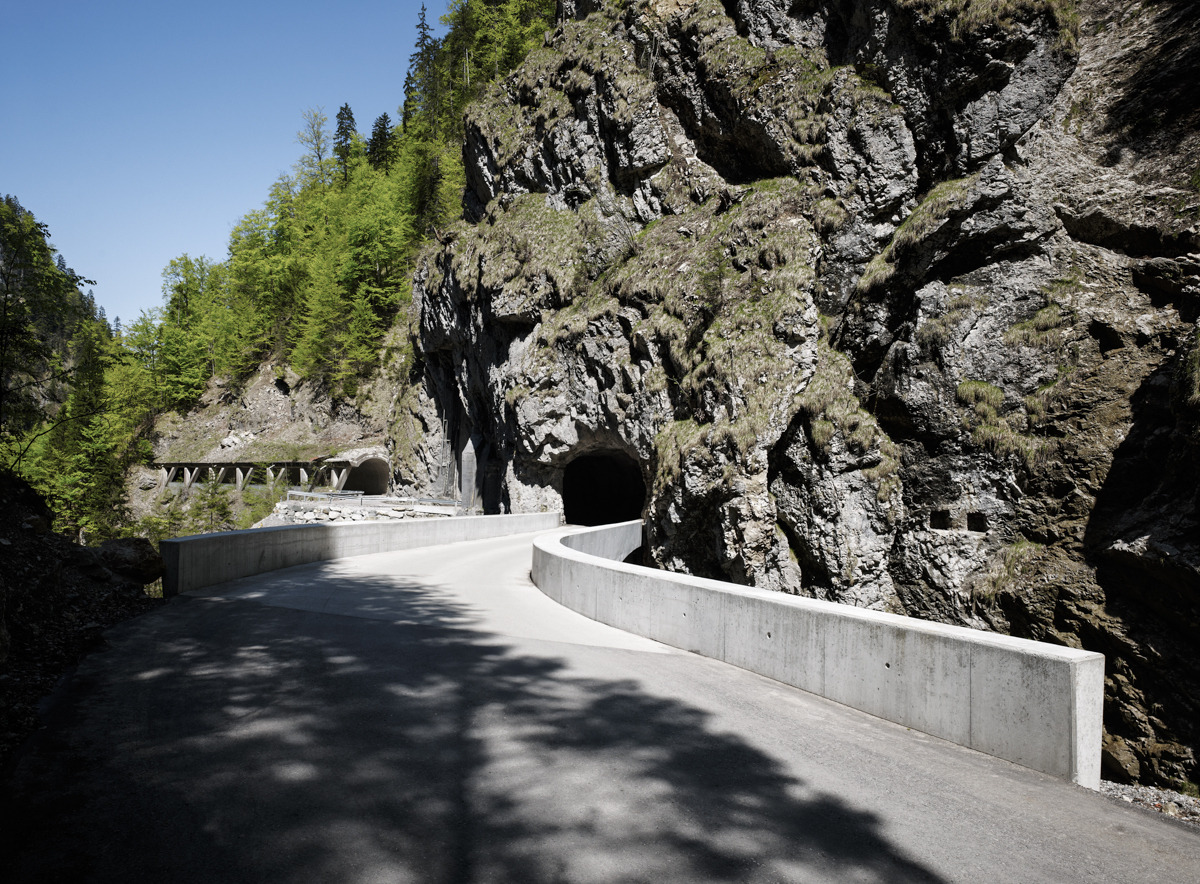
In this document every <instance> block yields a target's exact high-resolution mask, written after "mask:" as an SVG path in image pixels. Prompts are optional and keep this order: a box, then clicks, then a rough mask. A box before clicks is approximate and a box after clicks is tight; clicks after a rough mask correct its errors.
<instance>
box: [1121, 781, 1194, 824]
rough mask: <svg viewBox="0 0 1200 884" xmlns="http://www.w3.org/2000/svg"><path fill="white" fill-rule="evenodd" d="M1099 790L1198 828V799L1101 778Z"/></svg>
mask: <svg viewBox="0 0 1200 884" xmlns="http://www.w3.org/2000/svg"><path fill="white" fill-rule="evenodd" d="M1100 792H1101V793H1102V794H1104V795H1106V796H1108V797H1109V798H1112V799H1113V800H1115V801H1124V802H1125V803H1127V804H1136V805H1137V806H1138V807H1144V808H1146V809H1147V810H1153V811H1157V812H1158V813H1165V814H1166V815H1167V816H1171V817H1174V818H1175V819H1177V820H1179V821H1181V822H1183V823H1187V824H1188V825H1189V826H1193V827H1195V828H1196V829H1200V799H1197V798H1193V797H1191V796H1190V795H1184V794H1183V793H1181V792H1172V791H1171V790H1170V789H1156V788H1155V787H1154V786H1138V785H1125V784H1124V783H1113V782H1110V781H1109V780H1102V781H1101V783H1100Z"/></svg>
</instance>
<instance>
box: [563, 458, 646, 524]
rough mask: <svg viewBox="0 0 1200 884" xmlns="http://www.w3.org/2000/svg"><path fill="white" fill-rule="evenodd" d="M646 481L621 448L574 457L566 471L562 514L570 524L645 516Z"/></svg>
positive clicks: (619, 520)
mask: <svg viewBox="0 0 1200 884" xmlns="http://www.w3.org/2000/svg"><path fill="white" fill-rule="evenodd" d="M645 503H646V483H645V482H644V481H643V480H642V471H641V469H640V468H639V467H638V464H637V461H635V460H634V459H633V458H632V457H630V456H629V455H627V454H625V453H624V452H622V451H615V450H614V451H604V452H597V453H593V454H584V455H580V456H579V457H577V458H575V459H574V460H573V461H571V462H570V463H569V464H567V467H566V469H565V470H564V471H563V515H564V517H565V518H566V521H567V524H569V525H607V524H609V523H612V522H627V521H629V520H630V519H640V518H641V517H642V507H643V506H645Z"/></svg>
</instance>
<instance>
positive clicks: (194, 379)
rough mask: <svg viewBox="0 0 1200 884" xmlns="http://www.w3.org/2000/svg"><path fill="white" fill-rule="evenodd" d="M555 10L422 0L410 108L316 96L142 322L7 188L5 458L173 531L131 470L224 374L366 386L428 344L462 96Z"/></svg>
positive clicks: (88, 506) (174, 269)
mask: <svg viewBox="0 0 1200 884" xmlns="http://www.w3.org/2000/svg"><path fill="white" fill-rule="evenodd" d="M553 16H554V3H552V2H549V0H454V2H452V3H450V5H449V7H448V8H447V10H446V12H445V14H444V15H443V16H442V18H441V21H442V24H443V25H444V26H445V31H444V34H443V35H442V36H440V37H439V36H436V35H435V28H434V25H433V23H431V22H430V20H429V17H428V11H427V10H426V9H425V8H424V7H422V10H421V14H420V18H419V21H418V22H417V38H416V43H415V46H414V47H413V51H412V53H411V55H410V57H409V62H408V67H407V77H406V78H405V80H404V82H403V83H401V82H397V84H396V97H397V112H396V114H397V115H396V119H395V120H393V119H392V117H391V116H390V115H389V114H386V113H385V114H382V115H380V116H379V117H378V118H377V119H376V120H374V122H373V123H372V124H371V125H370V128H369V132H360V131H359V128H358V122H357V121H356V120H355V117H354V112H353V109H352V108H351V107H350V106H349V104H345V105H343V106H342V107H341V108H340V109H339V110H338V111H337V112H336V115H335V117H334V119H333V120H332V121H331V120H330V119H329V116H328V115H327V114H326V113H325V112H324V110H323V109H321V108H312V109H310V110H308V111H307V112H305V114H304V115H303V117H302V119H301V120H300V129H299V131H298V133H297V135H296V141H297V144H298V147H299V157H298V159H297V161H296V163H295V165H294V166H293V168H292V170H291V171H290V172H289V173H288V174H285V175H282V176H280V178H279V179H278V180H276V181H275V182H274V183H273V184H271V185H270V186H269V188H268V194H267V198H266V200H265V202H264V203H263V205H262V207H261V208H258V209H255V210H252V211H250V212H248V213H247V214H246V215H245V216H244V217H242V218H241V220H240V221H239V222H238V223H237V224H236V226H235V227H234V229H233V232H232V234H231V235H230V239H229V250H228V254H227V255H226V256H224V257H223V259H221V260H217V259H214V258H212V257H208V256H199V257H193V256H192V255H190V254H188V253H187V252H186V251H185V252H183V253H182V254H180V255H179V257H177V258H175V259H173V260H172V261H171V262H170V264H169V265H168V266H167V267H166V268H165V269H164V270H163V304H162V307H161V308H159V309H155V310H152V311H148V312H144V313H143V314H142V315H140V316H139V317H137V318H136V320H134V321H132V322H127V323H125V324H124V325H122V324H121V323H120V322H119V321H118V322H115V323H113V324H112V325H110V324H109V323H108V322H107V320H106V319H105V317H104V316H103V313H102V311H98V310H97V308H96V307H95V304H94V302H93V301H91V300H89V298H88V296H85V295H83V294H82V293H81V292H80V286H81V285H84V284H86V282H87V281H86V280H83V279H82V278H81V277H79V276H78V275H76V274H74V273H73V272H72V271H70V270H69V269H68V268H67V267H66V265H65V263H64V262H63V260H62V258H61V256H60V257H58V258H57V259H56V258H55V255H54V252H53V249H52V248H51V247H50V245H49V243H48V241H47V239H48V237H47V235H46V228H45V225H42V224H40V223H39V222H38V221H36V220H35V219H34V216H33V215H32V214H31V213H29V212H27V211H25V210H24V209H22V208H21V207H20V206H19V204H18V203H17V201H16V199H15V198H9V199H8V200H6V203H5V209H4V211H5V215H4V223H5V239H4V243H3V248H4V263H3V267H4V273H5V276H4V285H5V289H4V292H5V302H4V306H5V310H6V311H9V310H10V308H11V310H18V308H19V311H24V312H22V313H20V315H17V314H16V313H14V314H13V315H9V312H6V313H5V315H4V317H3V320H2V321H3V323H4V325H3V327H2V328H0V358H2V359H3V365H4V385H3V391H2V393H0V434H2V442H3V451H4V465H5V467H7V468H10V469H13V470H15V471H17V472H18V473H20V474H21V475H23V476H24V477H25V478H27V479H29V480H30V481H31V482H32V483H33V484H34V485H35V486H36V487H37V488H38V489H39V490H40V491H41V492H42V493H43V494H45V495H46V497H47V499H48V500H49V501H50V502H51V505H52V508H53V510H54V512H55V514H56V528H57V529H59V530H61V531H65V532H68V533H70V534H72V535H73V536H76V537H77V538H80V539H83V540H87V541H95V540H100V539H104V538H106V537H109V536H114V535H119V534H122V533H129V532H131V531H138V530H141V531H143V532H144V531H146V530H148V529H149V530H150V531H151V533H156V534H157V533H160V532H161V530H162V528H163V526H147V525H141V526H137V525H131V524H130V521H129V518H128V511H127V506H126V498H125V490H124V484H123V477H124V475H125V473H126V471H127V470H128V469H129V467H130V466H131V465H132V464H135V463H137V462H139V461H144V460H147V459H149V458H150V457H151V456H152V455H151V449H150V446H149V442H150V437H151V435H152V432H153V428H154V425H155V421H156V419H157V418H159V417H160V416H161V415H163V414H165V413H168V412H171V411H176V412H179V413H181V414H182V413H186V412H187V411H188V410H189V409H190V408H192V407H193V406H194V405H196V403H197V402H198V401H199V399H200V397H201V395H202V393H203V392H204V390H205V388H206V387H207V386H208V385H209V384H210V383H211V382H213V381H214V380H219V382H221V383H222V384H224V385H226V386H227V387H233V388H235V389H236V388H237V387H238V385H240V384H242V383H244V382H246V381H247V380H248V379H249V378H250V377H251V376H252V375H253V374H254V373H255V372H256V370H257V369H258V368H259V366H260V365H261V364H263V363H264V362H270V363H271V364H273V365H274V366H276V370H277V371H286V373H287V374H288V375H289V376H291V377H293V378H298V379H299V380H300V381H302V382H304V383H307V384H310V385H316V386H317V387H319V388H320V389H322V390H324V391H325V393H326V394H328V395H329V396H330V397H332V398H333V399H334V400H344V401H349V402H353V401H354V400H355V398H356V397H357V396H359V395H360V393H361V391H362V388H363V384H364V382H366V381H368V380H369V379H370V378H371V377H372V376H373V375H374V374H375V373H376V372H377V371H378V369H379V367H380V364H381V360H382V359H383V358H384V357H385V356H386V355H388V354H387V351H386V350H385V349H384V348H383V346H382V344H383V341H384V339H385V336H386V335H387V333H388V331H389V330H392V329H395V331H396V333H395V334H393V335H392V337H391V338H390V340H391V341H392V344H393V347H392V349H393V351H394V350H400V351H409V350H411V335H410V334H409V322H410V311H409V310H408V307H409V305H410V299H411V295H410V285H411V275H412V265H413V260H414V257H415V255H416V253H417V251H418V250H419V249H420V247H421V246H422V244H423V243H425V242H426V241H427V240H429V239H430V238H431V237H433V236H435V235H436V234H437V231H438V230H439V229H440V228H443V227H445V226H447V225H448V224H450V223H451V222H453V221H454V220H455V219H457V218H458V217H459V216H460V215H461V213H462V197H463V192H464V185H465V179H464V174H463V161H462V140H463V110H464V108H465V107H466V105H467V104H468V103H469V102H470V101H471V100H473V99H474V98H476V97H478V96H480V95H481V94H482V93H483V92H484V91H485V90H486V89H487V87H488V86H489V84H490V83H491V82H492V81H494V80H495V79H496V78H497V77H498V76H502V75H503V74H505V73H507V72H508V71H509V70H511V69H512V68H513V67H514V66H515V65H516V64H517V63H518V62H520V61H521V60H522V59H523V58H524V56H525V55H526V53H527V52H528V51H529V49H530V48H531V47H533V46H534V45H536V44H538V43H540V41H541V40H542V39H543V35H544V33H545V31H546V30H547V28H548V27H550V25H551V23H552V20H553ZM181 245H184V246H186V244H181ZM22 262H23V263H22ZM391 356H392V358H393V359H394V360H395V361H396V362H399V363H407V364H411V362H412V360H411V358H410V356H411V354H409V353H405V352H399V353H397V352H392V353H391ZM168 527H169V526H168ZM177 527H179V526H177ZM182 527H187V526H182ZM191 527H193V528H196V527H198V526H191Z"/></svg>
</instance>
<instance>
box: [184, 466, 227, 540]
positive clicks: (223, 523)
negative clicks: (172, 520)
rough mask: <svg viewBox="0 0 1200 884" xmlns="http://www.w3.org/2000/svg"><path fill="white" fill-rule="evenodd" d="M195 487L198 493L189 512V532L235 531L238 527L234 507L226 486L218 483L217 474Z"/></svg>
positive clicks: (211, 473) (211, 474)
mask: <svg viewBox="0 0 1200 884" xmlns="http://www.w3.org/2000/svg"><path fill="white" fill-rule="evenodd" d="M195 487H196V491H195V493H194V497H193V499H192V502H191V506H189V507H188V511H187V528H188V530H190V531H191V532H192V533H193V534H212V533H214V532H216V531H231V530H233V528H234V527H235V526H236V523H235V522H234V518H233V506H232V504H231V503H230V501H229V495H228V494H227V493H226V486H225V485H223V484H222V483H221V482H219V481H217V474H216V473H213V472H210V473H209V476H208V478H207V479H206V480H205V481H203V482H201V483H200V484H199V485H198V486H195Z"/></svg>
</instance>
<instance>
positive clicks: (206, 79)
mask: <svg viewBox="0 0 1200 884" xmlns="http://www.w3.org/2000/svg"><path fill="white" fill-rule="evenodd" d="M420 5H421V4H420V3H419V2H413V0H388V2H375V0H342V2H338V3H331V2H323V3H316V2H307V0H293V2H288V3H283V2H266V0H244V2H240V3H235V2H225V0H216V2H205V3H186V4H185V3H164V2H161V0H158V2H128V0H115V2H110V0H86V2H85V0H71V2H65V3H63V2H53V0H47V2H41V3H33V2H26V3H19V2H16V0H5V2H4V3H3V15H2V20H3V30H4V34H5V40H4V43H5V46H4V56H5V58H4V63H5V69H6V70H7V71H8V76H7V77H6V80H7V85H6V87H5V88H4V89H3V90H0V121H2V122H0V132H2V134H0V193H10V194H12V195H14V196H16V197H17V199H19V200H20V201H21V204H22V205H23V206H25V208H26V209H28V210H29V211H31V212H33V214H34V215H35V216H36V217H37V219H38V220H39V221H42V222H44V223H46V224H47V225H49V228H50V234H51V238H52V243H53V245H54V247H55V248H57V249H58V251H59V252H60V253H61V254H62V255H63V257H64V258H66V261H67V263H68V264H69V265H70V266H71V267H72V268H73V269H74V270H75V271H76V272H77V273H80V274H82V275H83V276H85V277H88V278H90V279H94V280H96V285H95V286H94V290H95V293H96V300H97V301H98V302H99V303H100V304H101V305H102V306H103V307H104V308H105V310H106V312H107V314H108V318H109V319H110V320H111V319H113V318H115V317H118V316H119V317H120V318H121V319H122V321H125V322H128V321H129V320H132V319H134V318H136V317H137V315H138V314H139V313H140V312H141V311H142V310H145V309H149V308H152V307H157V306H159V305H160V304H161V302H162V276H161V275H162V269H163V267H164V266H166V264H167V262H168V261H170V260H171V259H172V258H174V257H176V256H178V255H180V254H183V253H184V252H187V253H188V254H190V255H192V256H194V257H195V256H199V255H208V256H209V257H210V258H214V259H216V260H223V259H224V258H225V256H226V247H227V242H228V238H229V232H230V230H231V229H232V227H233V225H234V224H236V223H237V221H238V219H239V218H241V216H242V215H244V214H245V213H246V212H248V211H250V210H251V209H255V208H258V207H259V206H261V205H262V203H263V201H264V200H265V199H266V197H267V191H268V189H269V188H270V185H271V183H272V182H273V181H274V180H275V179H276V178H278V177H279V175H280V174H282V173H284V172H287V171H289V170H290V168H291V166H292V164H293V163H294V162H295V161H296V160H297V158H298V157H299V156H300V152H301V148H300V146H299V145H298V144H296V143H295V137H296V132H297V131H298V130H299V129H300V125H301V122H302V119H301V117H302V114H303V113H304V111H305V110H306V109H307V108H310V107H323V108H324V111H325V114H326V115H327V116H328V117H329V124H330V130H331V131H332V128H333V125H334V120H335V117H336V116H337V111H338V108H339V107H340V106H341V105H342V104H343V103H347V102H348V103H349V104H350V107H351V108H352V109H353V111H354V116H355V122H356V123H357V127H358V130H359V132H361V133H363V134H364V135H367V134H369V133H370V131H371V124H372V123H373V122H374V120H375V118H376V117H378V116H379V115H380V114H381V113H384V112H386V113H388V114H389V115H390V116H391V117H392V119H393V121H395V120H396V117H397V108H398V107H399V105H400V102H401V99H402V94H403V87H404V75H405V72H406V70H407V68H408V57H409V54H410V53H411V52H412V46H413V36H414V33H415V25H416V21H417V15H418V11H419V9H420ZM428 6H429V13H428V14H429V20H430V22H431V23H432V24H436V23H437V19H438V18H439V17H440V16H441V15H442V13H443V12H444V0H431V2H430V3H429V4H428ZM439 30H441V28H440V26H439Z"/></svg>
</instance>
